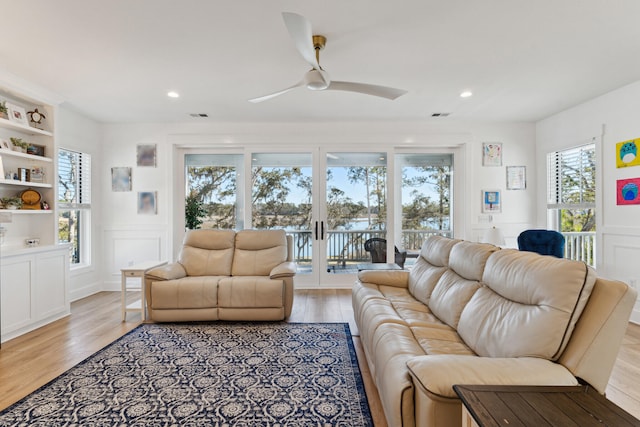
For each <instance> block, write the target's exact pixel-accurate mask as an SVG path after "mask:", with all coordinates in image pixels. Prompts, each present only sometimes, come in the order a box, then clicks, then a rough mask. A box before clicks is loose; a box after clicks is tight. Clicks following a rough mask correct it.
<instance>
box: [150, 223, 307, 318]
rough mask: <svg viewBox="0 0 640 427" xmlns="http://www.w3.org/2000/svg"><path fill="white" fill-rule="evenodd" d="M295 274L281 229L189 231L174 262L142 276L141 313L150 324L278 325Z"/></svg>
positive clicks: (289, 299) (289, 303) (288, 240)
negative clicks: (241, 322) (143, 308)
mask: <svg viewBox="0 0 640 427" xmlns="http://www.w3.org/2000/svg"><path fill="white" fill-rule="evenodd" d="M295 273H296V265H295V263H294V262H293V261H292V241H291V236H287V235H286V233H285V232H284V230H242V231H238V232H235V231H233V230H190V231H188V232H187V234H186V236H185V238H184V242H183V247H182V250H181V251H180V254H179V256H178V261H177V262H176V263H173V264H169V265H166V266H162V267H158V268H155V269H153V270H150V271H148V272H147V273H146V274H145V285H146V299H147V311H148V314H149V318H150V319H151V320H153V321H156V322H176V321H177V322H180V321H199V320H283V319H285V318H287V317H288V316H289V315H290V314H291V307H292V305H293V276H294V275H295Z"/></svg>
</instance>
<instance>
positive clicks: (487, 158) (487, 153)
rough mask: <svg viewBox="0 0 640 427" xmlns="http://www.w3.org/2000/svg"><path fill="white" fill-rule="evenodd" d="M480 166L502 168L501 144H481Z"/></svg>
mask: <svg viewBox="0 0 640 427" xmlns="http://www.w3.org/2000/svg"><path fill="white" fill-rule="evenodd" d="M482 166H502V143H500V142H483V143H482Z"/></svg>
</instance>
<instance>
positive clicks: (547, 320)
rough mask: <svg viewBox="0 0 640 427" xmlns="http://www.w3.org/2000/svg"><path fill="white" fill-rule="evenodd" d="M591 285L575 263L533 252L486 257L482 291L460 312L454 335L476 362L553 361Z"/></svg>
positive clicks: (590, 275) (589, 273)
mask: <svg viewBox="0 0 640 427" xmlns="http://www.w3.org/2000/svg"><path fill="white" fill-rule="evenodd" d="M595 280H596V275H595V272H594V271H593V269H591V268H590V267H588V266H587V265H585V264H584V263H581V262H578V261H571V260H567V259H558V258H554V257H551V256H542V255H538V254H535V253H533V252H521V251H516V250H502V251H499V252H496V253H494V254H492V255H491V257H490V258H489V260H488V261H487V265H486V268H485V271H484V275H483V283H484V285H485V286H483V287H482V289H480V290H478V292H476V293H475V294H474V296H473V297H472V298H471V300H470V301H469V303H468V304H467V305H466V306H465V307H464V310H463V311H462V314H461V317H460V322H459V324H458V333H459V334H460V336H461V337H462V338H463V339H464V341H465V342H466V343H467V345H468V346H469V347H471V348H472V349H473V350H474V351H475V352H476V353H478V354H479V355H481V356H489V357H528V356H531V357H540V358H544V359H549V360H556V359H557V358H558V357H559V356H560V355H561V354H562V351H563V350H564V348H565V346H566V344H567V342H568V340H569V338H570V337H571V333H572V331H573V329H574V326H575V324H576V322H577V320H578V318H579V317H580V314H581V313H582V310H583V309H584V306H585V305H586V303H587V300H588V299H589V296H590V294H591V290H592V289H593V285H594V283H595Z"/></svg>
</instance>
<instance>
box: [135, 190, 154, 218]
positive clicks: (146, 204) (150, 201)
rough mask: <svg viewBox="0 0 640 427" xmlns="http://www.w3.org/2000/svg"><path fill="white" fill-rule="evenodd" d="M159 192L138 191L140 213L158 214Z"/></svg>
mask: <svg viewBox="0 0 640 427" xmlns="http://www.w3.org/2000/svg"><path fill="white" fill-rule="evenodd" d="M157 200H158V192H157V191H140V192H138V215H157V214H158V205H157Z"/></svg>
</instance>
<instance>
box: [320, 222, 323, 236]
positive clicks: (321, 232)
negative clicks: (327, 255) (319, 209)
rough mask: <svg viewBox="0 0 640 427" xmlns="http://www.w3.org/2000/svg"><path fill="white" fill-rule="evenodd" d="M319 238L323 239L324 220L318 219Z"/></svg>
mask: <svg viewBox="0 0 640 427" xmlns="http://www.w3.org/2000/svg"><path fill="white" fill-rule="evenodd" d="M320 240H324V221H320Z"/></svg>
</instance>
